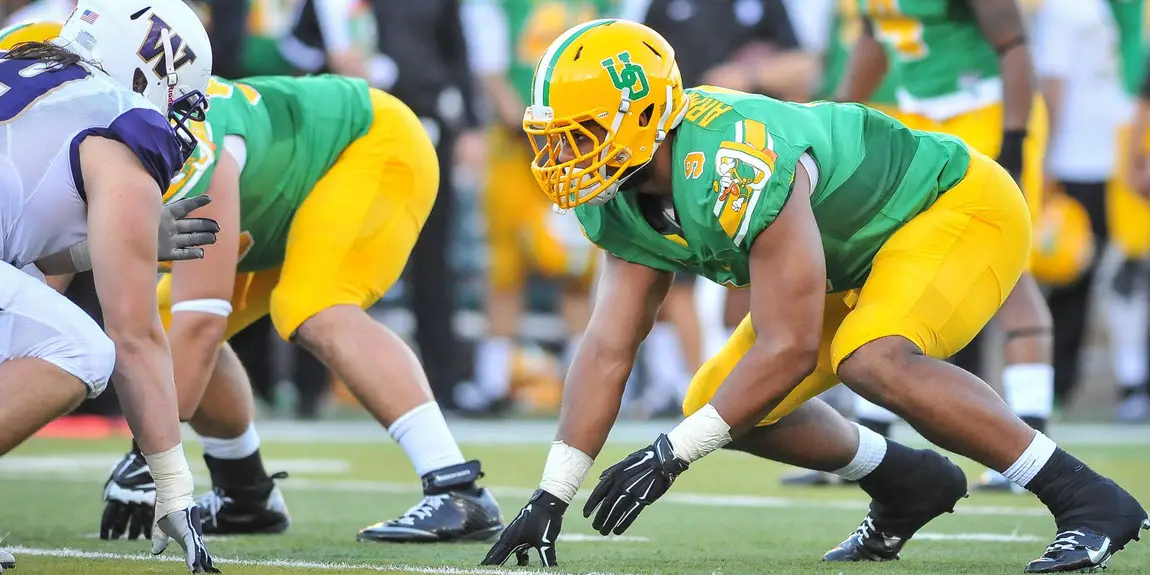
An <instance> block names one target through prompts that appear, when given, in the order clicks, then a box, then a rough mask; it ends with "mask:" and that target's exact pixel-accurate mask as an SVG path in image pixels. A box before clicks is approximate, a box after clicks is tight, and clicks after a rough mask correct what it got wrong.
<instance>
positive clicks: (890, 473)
mask: <svg viewBox="0 0 1150 575" xmlns="http://www.w3.org/2000/svg"><path fill="white" fill-rule="evenodd" d="M860 425H861V422H860ZM926 454H927V452H926V451H925V450H922V449H912V448H910V447H907V446H905V445H903V444H901V443H898V442H895V441H891V440H889V439H888V440H887V442H886V455H884V456H883V458H882V461H881V462H880V463H879V464H878V467H876V468H875V469H874V471H871V472H870V473H868V474H867V475H866V477H863V478H862V479H860V480H859V487H861V488H862V490H863V491H865V492H866V493H867V495H870V496H871V497H872V498H874V499H875V500H878V501H892V500H894V501H897V500H899V499H901V496H903V495H904V494H903V493H902V489H901V487H902V484H903V482H904V481H906V478H907V477H908V476H910V475H911V474H913V473H914V472H915V470H917V469H918V467H919V466H920V465H922V462H923V460H924V459H925V458H926Z"/></svg>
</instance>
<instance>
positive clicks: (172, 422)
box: [109, 325, 180, 454]
mask: <svg viewBox="0 0 1150 575" xmlns="http://www.w3.org/2000/svg"><path fill="white" fill-rule="evenodd" d="M109 335H110V336H111V338H112V341H113V342H114V343H115V344H116V371H115V373H116V376H117V377H116V378H115V386H116V396H117V397H118V398H119V400H120V407H121V408H122V410H123V412H124V417H125V418H126V419H127V420H128V427H129V428H131V430H132V436H133V437H135V439H136V442H137V443H138V444H139V445H140V449H141V450H142V451H143V452H144V453H145V454H153V453H161V452H165V451H168V450H170V449H172V448H173V447H175V446H176V445H178V444H179V443H180V423H179V420H178V419H177V409H176V387H175V385H174V384H173V381H172V360H171V354H170V352H169V350H168V345H167V341H166V340H165V339H164V335H163V330H162V329H160V327H159V325H157V326H156V327H155V329H154V330H152V333H148V334H146V335H141V336H135V335H132V336H118V335H117V334H116V332H115V330H112V331H110V332H109Z"/></svg>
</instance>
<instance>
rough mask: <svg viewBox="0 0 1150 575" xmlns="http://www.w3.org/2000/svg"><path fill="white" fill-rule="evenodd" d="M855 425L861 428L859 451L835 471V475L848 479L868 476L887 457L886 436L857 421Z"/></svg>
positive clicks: (855, 479)
mask: <svg viewBox="0 0 1150 575" xmlns="http://www.w3.org/2000/svg"><path fill="white" fill-rule="evenodd" d="M855 427H857V428H858V430H859V448H858V451H857V452H855V456H854V459H851V462H850V463H848V464H847V466H846V467H844V468H842V469H839V470H837V471H835V472H834V474H835V475H838V476H839V477H842V478H843V479H846V480H848V481H858V480H859V479H862V478H863V477H866V476H867V475H869V474H870V472H872V471H874V470H875V468H876V467H878V464H879V463H882V459H883V457H886V438H885V437H883V436H881V435H879V434H877V433H875V432H873V431H871V430H869V429H867V428H865V427H863V426H861V425H859V424H857V423H856V424H855Z"/></svg>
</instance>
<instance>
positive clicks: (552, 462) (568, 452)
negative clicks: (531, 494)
mask: <svg viewBox="0 0 1150 575" xmlns="http://www.w3.org/2000/svg"><path fill="white" fill-rule="evenodd" d="M592 463H594V460H593V459H591V457H590V456H589V455H587V454H586V453H583V452H582V451H579V450H578V449H575V448H574V447H571V446H570V445H567V444H566V443H563V442H562V441H553V442H551V452H550V453H548V454H547V464H546V465H545V466H543V480H542V481H540V482H539V488H540V489H542V490H544V491H546V492H548V493H550V494H551V495H554V496H555V497H558V498H559V499H560V500H562V501H563V502H564V503H571V500H572V499H574V498H575V492H576V491H579V486H580V485H583V480H584V479H586V478H587V472H588V471H590V470H591V464H592Z"/></svg>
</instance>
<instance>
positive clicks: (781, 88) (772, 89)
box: [756, 50, 822, 102]
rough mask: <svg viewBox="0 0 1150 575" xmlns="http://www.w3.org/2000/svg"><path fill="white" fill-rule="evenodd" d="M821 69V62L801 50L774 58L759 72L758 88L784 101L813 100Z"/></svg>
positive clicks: (759, 69)
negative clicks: (812, 95)
mask: <svg viewBox="0 0 1150 575" xmlns="http://www.w3.org/2000/svg"><path fill="white" fill-rule="evenodd" d="M821 69H822V66H821V65H820V63H819V61H818V58H817V57H816V56H815V55H814V54H811V53H809V52H804V51H802V50H790V51H787V52H784V53H782V54H775V55H773V56H771V57H770V58H769V59H768V60H767V61H766V62H764V63H763V64H762V65H761V66H758V67H757V69H756V72H757V73H756V84H757V85H758V88H759V91H760V92H761V93H764V94H778V95H779V97H781V98H782V99H784V100H788V101H792V102H802V101H806V100H807V99H809V98H810V95H811V94H812V93H813V92H814V88H815V84H816V83H817V81H818V76H819V73H820V70H821Z"/></svg>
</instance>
